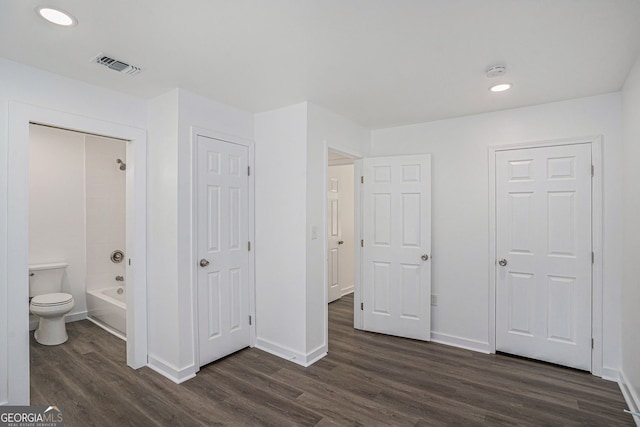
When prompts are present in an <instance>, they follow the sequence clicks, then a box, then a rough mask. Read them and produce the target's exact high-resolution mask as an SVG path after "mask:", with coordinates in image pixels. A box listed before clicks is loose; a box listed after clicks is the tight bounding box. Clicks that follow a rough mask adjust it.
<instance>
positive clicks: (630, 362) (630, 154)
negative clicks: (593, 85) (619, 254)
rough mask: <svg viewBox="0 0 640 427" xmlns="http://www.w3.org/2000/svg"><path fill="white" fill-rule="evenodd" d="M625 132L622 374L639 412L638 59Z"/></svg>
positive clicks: (626, 93) (626, 95)
mask: <svg viewBox="0 0 640 427" xmlns="http://www.w3.org/2000/svg"><path fill="white" fill-rule="evenodd" d="M622 113H623V129H624V147H623V156H624V165H623V166H624V167H623V174H624V183H623V194H624V256H623V259H622V264H623V276H622V373H623V377H624V380H625V381H626V383H627V387H629V389H630V390H631V392H632V394H633V395H634V399H635V404H636V410H638V409H640V264H639V263H638V254H639V253H640V193H639V191H638V188H639V186H640V168H639V167H638V159H640V59H638V61H636V64H635V66H634V67H633V69H632V70H631V72H630V73H629V76H628V77H627V81H626V83H625V85H624V88H623V91H622Z"/></svg>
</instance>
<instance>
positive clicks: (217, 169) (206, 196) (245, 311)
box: [196, 135, 250, 366]
mask: <svg viewBox="0 0 640 427" xmlns="http://www.w3.org/2000/svg"><path fill="white" fill-rule="evenodd" d="M248 187H249V177H248V148H247V147H245V146H242V145H238V144H233V143H229V142H226V141H221V140H218V139H213V138H208V137H204V136H201V135H198V137H197V194H196V197H197V231H196V240H197V257H198V267H197V268H198V270H197V271H198V273H197V283H198V289H197V292H198V330H199V334H198V338H199V340H198V341H199V348H200V350H199V355H200V366H203V365H205V364H207V363H210V362H212V361H214V360H217V359H219V358H221V357H224V356H226V355H228V354H231V353H233V352H235V351H238V350H240V349H242V348H244V347H247V346H249V344H250V328H249V326H250V323H249V322H250V320H249V248H248V242H249V216H248V215H249V213H248V205H249V204H248V201H249V194H248Z"/></svg>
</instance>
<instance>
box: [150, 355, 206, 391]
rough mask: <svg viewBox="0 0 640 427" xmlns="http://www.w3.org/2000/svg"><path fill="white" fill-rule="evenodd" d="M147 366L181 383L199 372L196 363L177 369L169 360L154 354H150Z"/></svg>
mask: <svg viewBox="0 0 640 427" xmlns="http://www.w3.org/2000/svg"><path fill="white" fill-rule="evenodd" d="M147 366H148V367H149V368H151V369H153V370H154V371H156V372H157V373H159V374H160V375H162V376H164V377H166V378H168V379H170V380H171V381H173V382H174V383H176V384H181V383H183V382H185V381H187V380H190V379H191V378H194V377H195V376H196V372H197V369H196V368H195V365H191V366H187V367H186V368H183V369H177V368H176V367H175V366H173V365H171V364H170V363H169V362H167V361H164V360H162V359H161V358H159V357H154V356H152V355H149V364H148V365H147Z"/></svg>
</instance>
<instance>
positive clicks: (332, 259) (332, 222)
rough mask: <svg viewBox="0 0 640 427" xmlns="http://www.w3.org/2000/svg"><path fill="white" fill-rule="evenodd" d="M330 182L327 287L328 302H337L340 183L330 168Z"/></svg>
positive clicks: (339, 285)
mask: <svg viewBox="0 0 640 427" xmlns="http://www.w3.org/2000/svg"><path fill="white" fill-rule="evenodd" d="M329 175H330V176H329V182H328V193H327V211H328V212H327V215H328V217H327V233H328V236H327V247H328V251H329V253H328V262H327V265H328V269H329V271H328V272H327V281H328V283H327V286H328V300H329V302H332V301H335V300H337V299H338V298H340V297H341V296H342V284H341V283H340V246H341V245H342V241H341V240H340V237H341V230H340V181H339V179H338V177H337V176H331V168H329Z"/></svg>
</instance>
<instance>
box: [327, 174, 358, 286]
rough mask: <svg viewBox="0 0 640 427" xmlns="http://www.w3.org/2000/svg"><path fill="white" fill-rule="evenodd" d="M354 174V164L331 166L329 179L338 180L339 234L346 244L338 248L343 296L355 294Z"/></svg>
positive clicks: (339, 273)
mask: <svg viewBox="0 0 640 427" xmlns="http://www.w3.org/2000/svg"><path fill="white" fill-rule="evenodd" d="M353 172H354V168H353V165H352V164H351V165H339V166H329V177H332V178H336V179H337V180H338V217H339V220H338V224H339V230H338V233H339V235H340V240H342V241H343V242H344V243H343V244H342V245H340V246H339V247H338V257H339V258H338V278H339V280H340V290H341V291H342V295H346V294H348V293H351V292H353V279H354V275H353V273H354V265H353V263H354V258H353V250H354V238H355V235H354V228H353V227H354V197H355V196H354V191H353V190H354V188H353V184H354V183H353V179H354V177H353ZM327 213H328V211H327ZM327 235H328V233H327Z"/></svg>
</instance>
